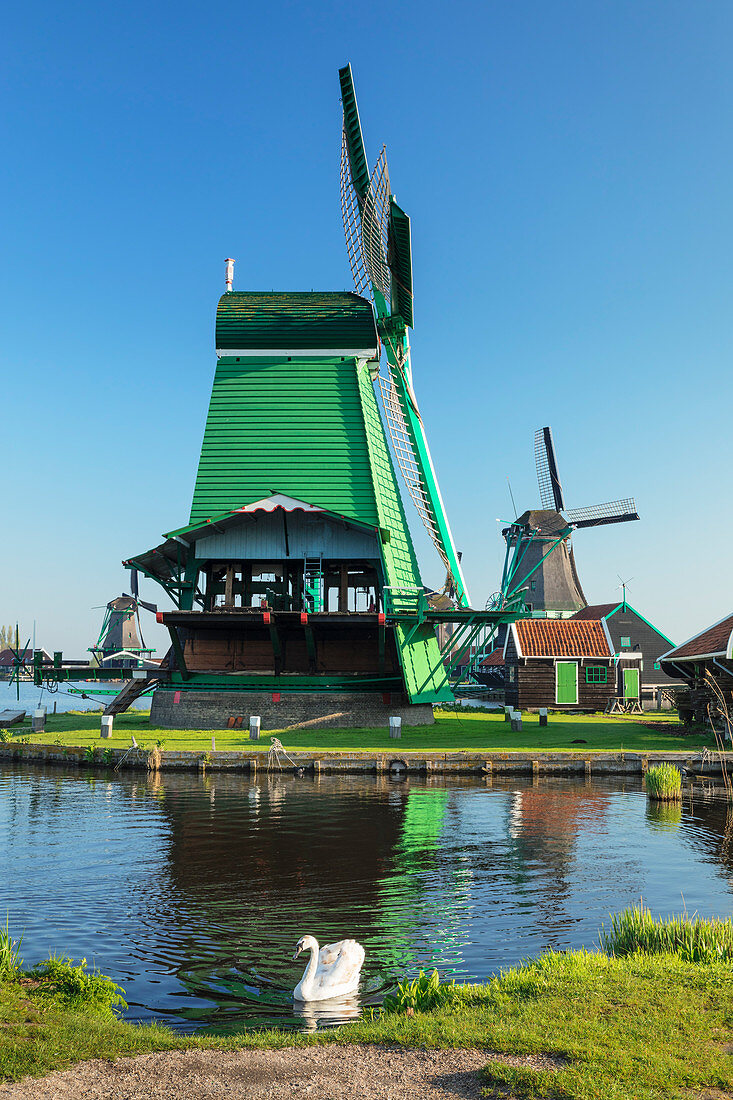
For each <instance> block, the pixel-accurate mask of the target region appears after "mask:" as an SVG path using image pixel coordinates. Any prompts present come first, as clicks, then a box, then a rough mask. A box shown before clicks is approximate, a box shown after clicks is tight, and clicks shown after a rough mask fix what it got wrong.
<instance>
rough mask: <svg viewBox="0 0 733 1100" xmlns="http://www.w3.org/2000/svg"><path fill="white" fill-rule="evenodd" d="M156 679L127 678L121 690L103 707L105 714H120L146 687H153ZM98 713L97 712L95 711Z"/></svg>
mask: <svg viewBox="0 0 733 1100" xmlns="http://www.w3.org/2000/svg"><path fill="white" fill-rule="evenodd" d="M157 683H158V681H157V680H142V679H140V680H127V681H126V683H125V685H124V687H123V688H122V691H119V692H118V693H117V695H115V697H114V699H112V700H111V701H110V702H109V703H107V706H106V707H105V708H104V713H105V714H122V713H124V711H126V710H127V709H128V707H130V705H131V704H132V703H134V702H135V700H136V699H138V698H139V697H140V696H141V695H142V694H143V692H145V691H147V690H148V688H151V687H155V685H156V684H157ZM97 713H99V712H97Z"/></svg>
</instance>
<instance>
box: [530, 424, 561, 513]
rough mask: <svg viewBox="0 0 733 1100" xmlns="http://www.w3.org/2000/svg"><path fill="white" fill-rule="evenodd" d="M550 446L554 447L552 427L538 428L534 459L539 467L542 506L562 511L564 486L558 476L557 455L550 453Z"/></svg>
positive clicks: (538, 481) (535, 436) (538, 478)
mask: <svg viewBox="0 0 733 1100" xmlns="http://www.w3.org/2000/svg"><path fill="white" fill-rule="evenodd" d="M545 431H547V432H548V436H549V439H546V438H545ZM548 442H549V447H552V448H553V451H554V445H553V442H552V430H551V429H550V428H547V429H545V428H538V429H537V431H536V432H535V433H534V461H535V466H536V467H537V483H538V485H539V487H540V500H541V501H542V507H543V508H544V509H545V510H546V511H552V510H555V509H556V510H557V511H558V512H561V511H562V510H563V499H562V487H561V485H560V478H559V476H557V464H556V461H555V456H554V454H552V456H551V455H550V453H549V451H548ZM553 466H554V467H555V475H556V480H557V495H556V489H555V485H554V482H553V477H552V467H553Z"/></svg>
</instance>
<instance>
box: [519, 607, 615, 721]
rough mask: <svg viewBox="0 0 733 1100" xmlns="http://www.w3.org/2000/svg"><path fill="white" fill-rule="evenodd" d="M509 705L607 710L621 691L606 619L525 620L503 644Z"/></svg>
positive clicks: (527, 707) (528, 707)
mask: <svg viewBox="0 0 733 1100" xmlns="http://www.w3.org/2000/svg"><path fill="white" fill-rule="evenodd" d="M504 662H505V687H504V690H505V696H506V702H507V704H509V705H511V706H514V707H517V708H518V709H519V710H522V709H536V708H538V707H552V708H555V709H558V708H559V709H561V710H587V711H588V710H589V711H597V710H600V711H602V710H605V708H606V705H607V703H608V701H609V699H611V698H612V697H613V696H615V695H617V694H618V687H617V674H618V673H617V667H616V662H615V661H614V653H613V645H612V642H611V638H610V635H609V633H608V627H607V625H606V623H605V622H604V621H603V620H602V619H596V620H585V621H578V620H576V619H520V620H519V621H518V622H516V623H512V625H511V626H510V628H509V631H508V633H507V638H506V642H505V645H504Z"/></svg>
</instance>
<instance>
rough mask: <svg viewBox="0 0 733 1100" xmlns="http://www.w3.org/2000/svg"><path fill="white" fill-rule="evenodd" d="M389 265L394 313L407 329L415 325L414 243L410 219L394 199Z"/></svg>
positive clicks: (390, 203) (390, 219)
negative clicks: (413, 307)
mask: <svg viewBox="0 0 733 1100" xmlns="http://www.w3.org/2000/svg"><path fill="white" fill-rule="evenodd" d="M387 263H388V264H389V270H390V272H391V273H392V312H393V313H395V312H396V313H399V315H400V317H401V318H402V320H403V321H404V322H405V326H406V327H407V328H412V327H413V325H414V320H413V312H412V241H411V235H410V219H409V218H408V216H407V214H406V213H405V212H404V210H402V208H401V207H399V206H398V205H397V203H396V202H395V201H394V199H393V198H391V197H390V200H389V237H388V243H387Z"/></svg>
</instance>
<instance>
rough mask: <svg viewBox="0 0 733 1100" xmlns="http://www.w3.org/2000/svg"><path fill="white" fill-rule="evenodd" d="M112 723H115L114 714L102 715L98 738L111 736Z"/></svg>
mask: <svg viewBox="0 0 733 1100" xmlns="http://www.w3.org/2000/svg"><path fill="white" fill-rule="evenodd" d="M114 722H115V716H114V714H103V715H102V731H101V733H100V735H99V736H100V737H111V736H112V727H113V725H114Z"/></svg>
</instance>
